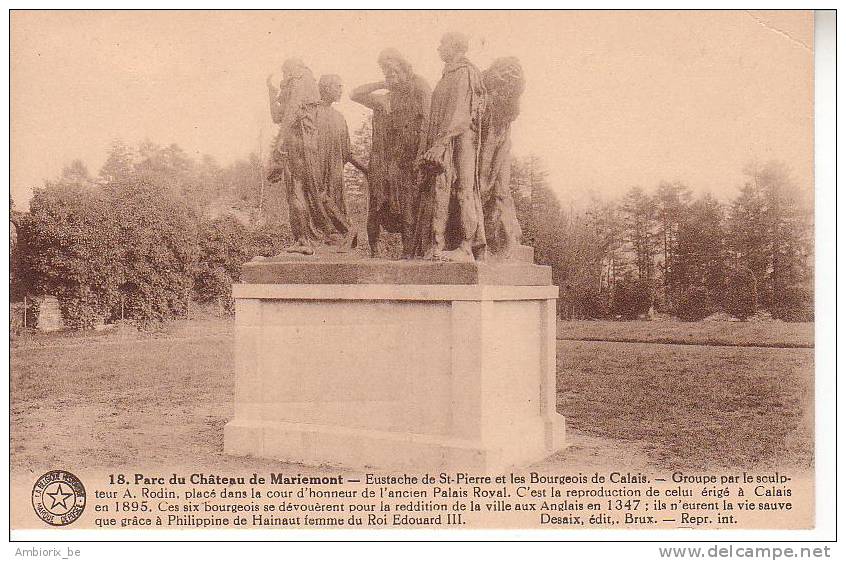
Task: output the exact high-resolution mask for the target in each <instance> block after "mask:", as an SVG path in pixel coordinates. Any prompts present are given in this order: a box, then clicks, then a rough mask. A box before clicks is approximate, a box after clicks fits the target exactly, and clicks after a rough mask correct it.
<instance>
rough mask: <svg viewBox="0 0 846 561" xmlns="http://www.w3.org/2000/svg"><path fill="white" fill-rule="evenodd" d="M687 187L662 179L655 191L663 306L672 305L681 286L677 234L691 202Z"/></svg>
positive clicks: (671, 308)
mask: <svg viewBox="0 0 846 561" xmlns="http://www.w3.org/2000/svg"><path fill="white" fill-rule="evenodd" d="M690 198H691V194H690V189H688V188H687V186H685V185H684V184H682V183H681V182H678V181H677V182H675V183H667V182H661V183H660V184H659V185H658V190H657V192H656V193H655V209H656V221H657V234H658V240H657V243H658V246H659V248H658V251H659V255H660V258H659V270H660V273H661V286H662V288H663V300H664V307H665V308H666V309H669V310H673V309H674V308H675V305H676V302H677V300H678V298H679V296H680V294H681V292H680V291H681V290H683V289H684V287H683V284H682V283H681V282H680V279H679V278H678V271H677V269H678V266H679V263H678V261H679V237H680V231H681V229H682V227H683V224H684V223H685V220H686V219H687V214H688V210H689V205H690Z"/></svg>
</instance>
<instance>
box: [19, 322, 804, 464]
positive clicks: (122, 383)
mask: <svg viewBox="0 0 846 561" xmlns="http://www.w3.org/2000/svg"><path fill="white" fill-rule="evenodd" d="M585 323H588V322H585ZM589 323H598V322H589ZM652 323H656V322H652ZM622 325H624V326H626V325H628V326H631V325H632V323H628V324H622ZM650 325H651V324H650ZM684 325H693V324H684ZM721 325H722V324H721ZM770 325H776V326H778V327H779V329H781V328H782V327H783V325H784V324H770ZM613 327H615V328H616V327H617V324H615V325H614V326H613ZM564 329H567V328H566V326H565V327H564ZM707 329H710V326H709V327H707ZM611 335H612V336H616V334H615V333H612V334H611ZM769 337H770V338H769V339H768V340H772V341H778V335H776V334H770V335H769ZM11 360H12V370H11V388H12V403H11V416H12V431H11V455H12V469H13V471H15V470H17V471H20V470H33V471H35V472H37V471H39V470H41V471H46V470H47V469H52V468H54V467H55V466H57V465H62V466H77V465H78V466H84V467H86V468H90V469H100V468H110V467H114V466H141V465H163V466H177V465H186V464H193V465H200V466H205V467H207V468H209V469H213V468H215V467H216V466H217V467H218V468H232V467H243V468H244V469H259V468H260V467H261V466H262V465H265V464H266V465H278V464H274V463H272V462H265V461H263V460H255V459H239V458H231V457H228V456H224V455H223V453H222V449H223V425H224V424H225V423H226V421H227V420H228V419H230V418H231V417H232V411H233V406H232V401H233V379H232V368H233V345H232V335H231V322H227V321H225V320H224V321H221V320H214V321H209V322H205V323H204V322H193V323H181V324H176V325H174V326H173V327H172V328H171V329H168V330H166V331H165V332H163V333H159V334H156V335H153V336H147V335H138V334H129V335H127V334H116V333H113V334H110V335H98V336H97V337H95V338H93V339H91V340H87V341H86V340H84V338H80V337H71V338H66V339H63V338H61V337H55V336H54V337H51V338H50V339H49V340H42V339H39V338H38V337H36V338H35V339H34V340H30V341H19V342H18V343H17V344H16V346H14V347H13V348H12V357H11ZM558 392H559V398H558V407H559V410H560V411H561V412H562V413H563V414H564V415H565V416H566V417H567V421H568V423H569V425H568V426H569V428H571V429H575V430H574V434H576V435H577V434H582V435H586V437H587V438H589V439H593V440H591V442H594V441H596V439H599V440H600V441H602V442H606V443H608V446H607V447H606V448H609V447H610V448H614V450H618V452H619V454H620V455H623V456H624V455H625V454H626V451H627V450H629V449H631V450H634V449H635V448H637V449H639V450H640V449H644V450H646V451H647V452H646V453H647V454H648V455H649V456H650V461H651V462H652V463H654V464H656V465H658V466H663V467H682V466H701V467H709V468H718V467H721V466H724V467H734V468H736V467H740V466H744V467H751V466H757V467H765V466H779V467H787V466H796V467H808V466H810V465H812V463H813V457H812V454H813V407H812V398H813V350H812V349H801V348H739V347H707V346H679V345H662V344H634V343H602V342H589V341H559V345H558ZM629 444H631V448H629ZM600 448H601V447H600ZM274 469H277V470H278V468H274ZM292 469H295V468H292Z"/></svg>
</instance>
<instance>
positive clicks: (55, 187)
mask: <svg viewBox="0 0 846 561" xmlns="http://www.w3.org/2000/svg"><path fill="white" fill-rule="evenodd" d="M20 224H21V227H20V229H19V231H18V232H19V239H20V243H22V244H23V247H24V248H25V252H26V253H25V257H24V260H25V262H26V264H25V265H23V264H22V267H21V268H22V269H23V270H24V271H25V275H26V277H27V278H28V283H27V284H28V289H29V290H31V291H32V292H35V293H36V294H54V295H56V297H57V298H58V300H59V305H60V307H61V310H62V316H63V319H64V321H65V324H66V325H68V326H69V327H74V328H80V329H85V328H91V327H93V326H94V324H95V323H96V322H97V321H98V320H100V319H102V317H103V316H104V315H105V314H106V313H107V311H108V310H109V308H110V305H111V304H112V302H113V299H114V296H115V290H116V277H115V267H116V264H117V262H118V258H117V255H116V251H115V250H116V243H115V237H116V230H115V228H114V227H113V226H114V221H113V220H112V214H111V211H110V208H109V202H108V199H107V197H106V196H105V194H104V193H103V191H102V190H100V189H99V188H97V187H96V185H94V184H93V183H92V182H91V180H90V178H89V176H88V172H87V170H85V168H84V166H80V165H77V164H73V165H71V166H69V167H67V168H65V170H64V171H63V174H62V177H61V178H59V180H57V181H54V182H47V183H46V184H45V185H44V187H42V188H39V189H36V190H35V192H34V194H33V197H32V199H31V201H30V211H29V213H28V214H27V216H26V217H25V218H24V219H23V220H21V221H20ZM29 290H28V291H29Z"/></svg>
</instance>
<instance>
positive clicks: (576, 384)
mask: <svg viewBox="0 0 846 561" xmlns="http://www.w3.org/2000/svg"><path fill="white" fill-rule="evenodd" d="M813 360H814V354H813V349H785V348H755V347H714V346H687V345H664V344H652V343H617V342H594V341H559V342H558V410H559V411H560V412H561V413H562V414H564V416H565V417H567V422H568V424H569V426H570V427H572V428H575V429H577V430H579V431H582V432H584V433H587V434H591V435H596V436H602V437H610V438H617V439H623V440H632V441H639V442H640V443H643V444H647V445H648V446H649V447H650V449H651V450H650V455H651V456H653V459H654V460H656V463H658V464H659V465H661V466H664V467H668V468H677V467H694V468H707V469H710V470H715V469H720V468H740V467H743V468H752V467H770V466H778V467H782V468H783V467H788V466H789V467H796V468H808V467H810V466H812V465H813V451H814V434H813V430H814V428H813V427H814V424H813V395H814V371H813Z"/></svg>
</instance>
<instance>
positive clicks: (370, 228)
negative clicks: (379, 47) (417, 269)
mask: <svg viewBox="0 0 846 561" xmlns="http://www.w3.org/2000/svg"><path fill="white" fill-rule="evenodd" d="M467 50H468V40H467V37H466V36H464V35H463V34H460V33H447V34H446V35H444V36H443V38H442V39H441V43H440V46H439V47H438V53H439V55H440V57H441V60H442V61H443V62H444V70H443V74H442V76H441V79H440V81H439V82H438V84H437V85H436V86H435V89H434V91H432V90H430V89H429V86H428V84H427V83H426V81H425V80H424V79H423V78H422V77H420V76H419V75H417V74H415V73H414V71H413V69H412V67H411V65H410V64H409V63H408V61H407V60H406V59H405V58H404V57H403V56H402V55H401V54H400V53H399V52H397V51H396V50H395V49H385V50H384V51H382V52H381V53H380V54H379V57H378V61H377V62H378V64H379V67H380V68H381V70H382V73H383V74H384V76H385V80H384V81H382V82H375V83H370V84H364V85H362V86H359V87H357V88H355V89H354V90H353V92H352V93H351V94H350V99H352V100H353V101H355V102H357V103H360V104H362V105H364V106H365V107H368V108H369V109H371V110H372V111H373V139H372V140H373V142H372V149H371V153H370V158H369V162H368V164H367V166H364V165H363V164H362V163H361V162H359V161H357V160H356V158H355V157H354V156H353V155H352V154H351V152H350V141H349V132H348V130H347V124H346V121H345V120H344V118H343V116H342V115H341V114H340V113H339V112H338V111H336V110H335V109H333V108H332V104H333V103H334V102H336V101H338V100H340V98H341V93H342V85H341V81H340V78H339V77H338V76H336V75H332V74H330V75H324V76H321V78H320V81H319V82H315V79H314V76H313V75H312V73H311V71H310V70H309V69H308V68H307V67H306V66H305V65H304V64H303V63H302V61H300V60H298V59H288V60H287V61H285V63H284V64H283V66H282V73H283V78H282V82H281V84H280V85H279V87H278V88H276V86H275V85H274V84H273V83H272V82H271V79H270V77H268V81H267V85H268V90H269V95H270V110H271V115H272V117H273V121H274V122H275V123H277V124H278V125H279V134H278V135H277V137H276V140H275V142H274V148H273V152H272V158H271V169H270V172H269V179H270V180H271V181H272V182H275V181H281V182H282V184H283V186H284V188H285V191H286V195H287V199H288V206H289V212H290V221H291V230H292V233H293V235H294V238H295V241H294V244H293V245H292V246H290V247H288V248H286V251H290V252H298V253H304V254H312V253H314V248H315V247H318V246H320V245H326V246H331V247H335V248H336V249H337V251H341V252H344V251H349V250H350V249H351V248H353V247H355V245H356V243H357V241H358V240H357V235H356V232H355V231H354V229H353V228H352V227H351V224H350V221H349V218H348V216H347V211H346V204H345V202H344V185H343V168H344V165H345V164H346V163H350V164H352V165H353V166H355V167H356V168H358V169H359V170H360V171H362V172H363V173H365V175H366V177H367V183H368V187H369V200H368V202H369V206H368V216H367V236H368V242H369V245H370V252H371V255H373V256H376V255H378V240H379V235H380V232H381V230H382V229H384V230H386V231H388V232H394V233H399V234H400V235H401V236H402V254H403V257H404V258H407V259H414V258H423V259H434V260H441V261H474V260H481V259H484V258H485V256H486V255H487V253H488V252H490V253H491V254H493V255H496V256H497V257H498V258H501V259H508V258H509V256H510V255H511V252H512V250H513V248H514V247H515V246H516V245H517V243H518V242H519V238H520V226H519V224H518V222H517V216H516V212H515V209H514V202H513V200H512V197H511V191H510V188H509V180H510V165H511V163H510V157H511V141H510V131H511V123H512V122H513V121H514V120H515V119H516V118H517V115H518V113H519V99H520V95H521V94H522V91H523V85H524V80H523V72H522V68H521V66H520V63H519V61H518V60H517V59H516V58H513V57H506V58H501V59H497V60H496V61H494V63H493V64H492V65H491V66H490V68H488V69H487V70H485V71H484V72H480V71H479V70H478V69H477V68H476V67H475V66H474V65H473V64H472V63H471V62H470V61H469V60H468V59H467V58H466V56H465V55H466V53H467Z"/></svg>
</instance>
